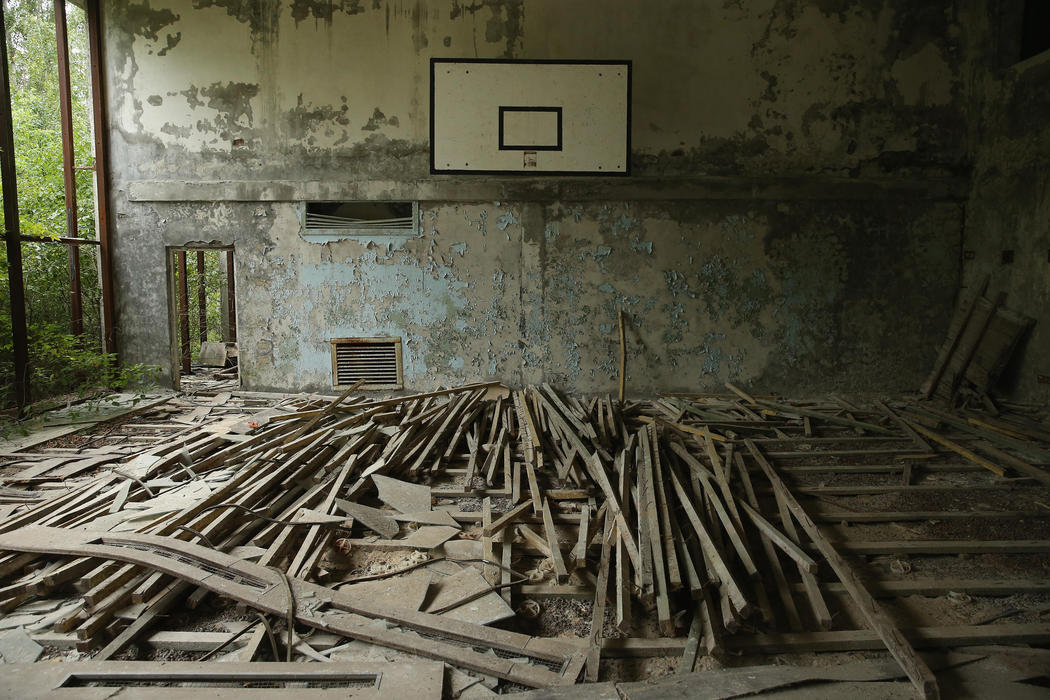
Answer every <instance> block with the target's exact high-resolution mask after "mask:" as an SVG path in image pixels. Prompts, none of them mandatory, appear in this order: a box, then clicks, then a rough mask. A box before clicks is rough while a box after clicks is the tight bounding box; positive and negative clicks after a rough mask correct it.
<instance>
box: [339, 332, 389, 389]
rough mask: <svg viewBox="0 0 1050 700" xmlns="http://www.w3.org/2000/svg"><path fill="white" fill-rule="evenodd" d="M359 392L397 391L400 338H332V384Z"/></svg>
mask: <svg viewBox="0 0 1050 700" xmlns="http://www.w3.org/2000/svg"><path fill="white" fill-rule="evenodd" d="M361 380H364V383H363V384H362V385H361V387H360V388H361V389H400V388H401V387H402V378H401V339H400V338H334V339H333V340H332V384H333V385H334V386H337V387H340V386H353V385H354V384H356V383H357V382H358V381H361Z"/></svg>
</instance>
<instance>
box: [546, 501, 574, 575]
mask: <svg viewBox="0 0 1050 700" xmlns="http://www.w3.org/2000/svg"><path fill="white" fill-rule="evenodd" d="M542 514H543V532H544V533H545V534H546V536H547V547H548V549H550V557H551V563H552V564H554V575H555V577H556V578H557V579H558V583H568V582H569V570H568V569H567V568H566V567H565V559H564V558H563V557H562V553H561V544H560V542H559V541H558V531H557V530H555V529H554V520H553V519H552V518H551V507H550V504H549V503H548V502H547V501H544V502H543V508H542Z"/></svg>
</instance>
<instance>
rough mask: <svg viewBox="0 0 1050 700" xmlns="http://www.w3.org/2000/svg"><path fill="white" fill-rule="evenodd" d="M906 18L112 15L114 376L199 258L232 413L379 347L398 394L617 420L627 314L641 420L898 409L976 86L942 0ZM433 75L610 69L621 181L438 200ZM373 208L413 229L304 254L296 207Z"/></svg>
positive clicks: (178, 3) (697, 6) (468, 193)
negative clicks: (470, 393) (657, 410)
mask: <svg viewBox="0 0 1050 700" xmlns="http://www.w3.org/2000/svg"><path fill="white" fill-rule="evenodd" d="M915 5H916V4H915V3H910V2H906V1H905V0H899V1H895V2H870V1H866V0H854V1H848V0H838V1H833V0H824V1H822V2H803V1H801V0H768V1H766V2H748V3H741V2H733V1H731V0H730V1H726V2H684V1H683V2H672V1H671V0H667V1H666V2H656V3H638V2H630V1H628V0H604V1H603V2H600V3H598V2H595V3H576V2H574V3H565V2H555V1H553V0H529V1H528V2H515V1H512V0H483V1H479V2H475V3H469V4H468V3H463V2H457V1H456V0H443V1H441V2H438V1H436V0H434V1H424V0H418V1H407V0H364V1H362V2H356V1H348V0H343V1H341V2H340V1H336V0H327V1H316V2H306V1H303V0H295V1H294V2H276V0H256V1H252V2H248V1H247V0H245V1H238V0H225V1H221V0H132V1H131V2H115V1H113V2H107V3H105V12H104V23H105V32H106V34H105V41H106V49H107V72H106V79H107V97H108V104H109V127H110V148H111V151H112V153H111V162H112V163H113V174H112V186H113V201H112V203H111V204H112V207H113V209H114V211H115V212H116V217H115V221H116V231H115V236H114V240H115V242H116V245H115V272H116V281H117V288H118V290H119V298H118V322H119V327H118V331H119V337H120V342H121V352H122V354H123V355H124V357H125V358H126V359H129V360H132V361H143V362H151V363H156V364H160V365H162V366H164V367H165V369H166V370H167V369H170V360H169V351H168V348H169V346H170V331H169V324H168V323H167V320H168V303H169V299H168V290H167V288H166V286H165V285H164V284H163V282H162V280H163V274H164V250H165V246H180V245H186V244H188V243H192V242H195V241H197V242H215V243H223V244H232V245H234V246H235V250H236V253H235V255H236V283H237V289H238V330H239V334H240V340H241V355H240V357H241V362H242V367H243V382H244V384H245V386H247V387H253V388H268V389H289V388H309V389H326V388H330V383H329V382H330V357H329V354H328V353H329V349H328V348H329V346H328V339H329V338H331V337H342V336H359V335H398V336H402V337H403V338H404V342H405V351H404V358H405V373H406V376H405V378H406V385H407V386H408V387H410V388H418V389H425V388H432V387H436V386H440V385H447V384H450V383H453V382H458V381H462V380H465V379H471V378H477V377H486V376H494V377H497V378H499V379H502V380H504V381H507V382H509V383H512V384H520V383H523V382H535V381H552V382H555V383H558V384H562V385H572V386H573V387H574V388H575V389H577V390H579V391H608V390H611V389H612V388H613V387H614V385H615V375H616V371H617V361H616V355H617V352H618V339H617V332H616V323H617V311H618V310H619V309H621V308H622V309H623V310H624V311H625V313H626V315H627V321H628V334H627V335H628V346H629V348H628V349H629V352H628V367H629V381H628V384H629V387H630V388H631V389H632V390H633V391H637V392H652V391H654V390H661V389H664V390H673V389H679V390H690V389H696V388H699V387H714V386H718V385H720V384H721V383H722V382H723V381H725V380H726V379H733V380H734V381H740V382H742V383H744V384H753V385H754V386H758V387H761V388H763V389H765V390H781V391H786V390H792V391H800V390H802V391H804V390H814V391H816V390H826V389H834V388H839V389H853V390H863V389H875V388H880V389H881V388H907V387H910V386H914V385H917V384H918V381H919V379H920V377H921V375H922V372H923V370H924V369H925V368H926V367H927V366H928V365H929V363H930V362H931V361H932V358H931V353H932V352H933V351H934V350H935V348H936V345H937V342H938V341H939V340H940V337H941V335H942V333H943V331H944V329H945V325H946V322H947V313H948V310H949V309H950V308H951V303H952V301H953V297H954V291H955V288H956V285H957V281H958V273H959V258H960V249H959V248H960V231H961V229H962V205H961V203H960V202H959V201H958V196H957V195H958V187H956V185H955V184H954V183H957V182H958V180H957V179H953V178H954V177H955V176H957V175H959V174H960V173H963V172H965V170H966V167H967V152H966V145H967V130H966V123H965V118H964V117H965V107H966V99H967V95H966V89H967V86H966V84H965V82H964V81H963V79H962V77H961V76H962V75H963V74H964V71H963V70H962V58H961V57H960V45H959V41H958V40H957V38H956V36H957V34H958V29H957V27H956V26H955V17H954V9H953V7H954V6H953V3H948V2H944V3H922V4H921V5H922V7H916V6H915ZM431 56H442V57H474V56H481V57H514V58H564V59H573V58H594V59H606V58H609V59H631V60H632V61H633V62H634V100H633V113H632V117H633V128H632V144H633V151H632V168H633V173H632V177H631V178H630V179H629V180H625V181H614V180H612V179H601V180H591V181H587V182H581V181H578V180H564V179H561V178H558V179H545V178H542V177H536V178H521V179H519V180H517V181H515V182H513V183H509V184H508V183H500V182H495V183H494V182H493V179H492V178H487V177H469V176H458V177H448V176H444V177H432V176H430V175H429V170H428V158H427V154H428V143H427V139H428V113H427V108H428V90H429V85H428V76H429V59H430V57H431ZM888 182H893V183H895V186H898V187H902V188H903V191H905V193H906V195H905V196H903V197H902V196H898V194H899V192H900V191H902V190H900V189H898V190H892V188H889V189H888V188H887V184H886V183H888ZM901 183H903V185H902V184H901ZM494 191H495V192H497V194H496V195H493V192H494ZM363 195H364V196H369V197H373V198H378V199H382V198H401V197H403V198H411V199H417V200H419V201H420V217H419V221H418V222H417V230H416V231H415V232H414V234H413V235H412V236H410V237H406V238H402V239H397V240H392V241H388V240H385V239H376V240H373V241H368V240H361V239H358V240H346V241H340V242H333V243H326V244H318V243H312V242H308V241H306V240H304V239H303V237H302V236H301V235H300V231H299V219H298V217H297V211H298V207H299V205H298V200H301V199H308V198H311V197H317V198H336V199H337V198H341V197H345V198H351V197H352V196H363ZM504 195H505V196H504Z"/></svg>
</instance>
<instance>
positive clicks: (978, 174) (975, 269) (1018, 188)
mask: <svg viewBox="0 0 1050 700" xmlns="http://www.w3.org/2000/svg"><path fill="white" fill-rule="evenodd" d="M977 5H978V7H977V8H975V9H974V10H973V11H974V13H975V14H979V15H980V16H981V18H990V17H991V18H996V19H997V20H998V22H999V23H1000V25H1001V26H1002V27H1003V28H1004V31H1002V32H1000V33H998V34H995V35H993V36H991V37H989V38H988V39H986V41H988V42H989V43H990V44H991V50H990V51H989V53H990V54H992V55H993V56H998V61H997V62H996V61H990V62H988V63H987V64H985V65H983V66H982V70H981V71H980V73H979V76H980V77H979V85H978V87H979V89H978V91H977V99H978V100H979V106H980V112H979V113H980V118H979V120H977V125H976V131H977V133H976V135H975V141H976V145H975V149H974V151H975V153H974V169H973V179H972V183H971V188H970V198H969V201H968V202H967V216H966V227H965V239H964V247H965V248H966V250H967V251H968V255H967V258H968V259H967V260H966V262H965V268H964V283H965V285H966V287H967V288H971V289H972V288H974V287H977V286H978V285H980V284H981V282H982V281H983V280H984V279H985V278H986V277H987V278H988V279H989V294H991V295H994V294H998V293H1000V292H1005V293H1006V295H1007V296H1006V303H1005V305H1006V307H1007V308H1009V309H1011V310H1014V311H1016V312H1018V313H1020V314H1023V315H1024V316H1028V317H1031V318H1033V319H1035V321H1036V323H1035V326H1034V327H1033V329H1032V332H1031V334H1030V335H1029V336H1027V337H1026V338H1025V339H1024V341H1023V344H1022V346H1021V352H1019V353H1018V354H1017V361H1016V362H1014V363H1013V365H1012V366H1010V367H1008V368H1007V371H1006V373H1005V375H1004V382H1003V386H1002V388H1003V389H1004V390H1008V391H1009V392H1010V393H1011V394H1012V395H1013V396H1014V397H1015V398H1019V399H1021V400H1025V401H1036V402H1046V401H1048V400H1050V355H1048V353H1047V348H1050V51H1044V52H1043V53H1041V54H1039V55H1037V56H1033V57H1031V58H1029V59H1028V60H1025V61H1021V60H1019V57H1018V53H1017V52H1018V45H1019V39H1020V36H1021V32H1020V29H1019V26H1020V25H1019V22H1020V14H1021V3H1007V4H1006V9H1005V10H1004V9H1003V8H999V7H998V6H996V5H994V4H984V3H978V4H977ZM1003 251H1012V252H1013V259H1012V261H1011V262H1010V263H1004V260H1003Z"/></svg>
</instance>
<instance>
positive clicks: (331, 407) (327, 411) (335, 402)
mask: <svg viewBox="0 0 1050 700" xmlns="http://www.w3.org/2000/svg"><path fill="white" fill-rule="evenodd" d="M364 383H365V380H364V379H363V378H362V379H358V380H357V381H356V382H354V383H353V385H352V386H350V387H348V388H347V389H346V391H344V392H343V393H341V394H339V396H337V397H335V398H334V399H332V402H331V403H330V404H328V405H327V406H325V407H324V408H323V409H321V411H320V413H317V414H316V415H315V416H314V417H313V418H311V419H310V420H308V421H306V424H305V425H304V426H302V427H301V428H299V429H298V430H296V431H295V432H294V433H292V434H291V435H289V436H288V437H286V438H285V439H284V443H285V444H288V443H290V442H292V441H293V440H295V439H296V438H298V437H301V436H303V435H305V434H306V433H307V432H309V431H310V430H312V429H313V427H314V426H315V425H317V424H318V423H320V422H321V421H322V420H324V419H325V418H326V417H328V416H330V415H332V414H333V413H335V409H336V408H337V407H338V406H339V404H341V403H343V401H345V400H346V399H347V397H348V396H350V394H352V393H354V392H355V391H357V390H358V388H360V386H361V385H362V384H364Z"/></svg>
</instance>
